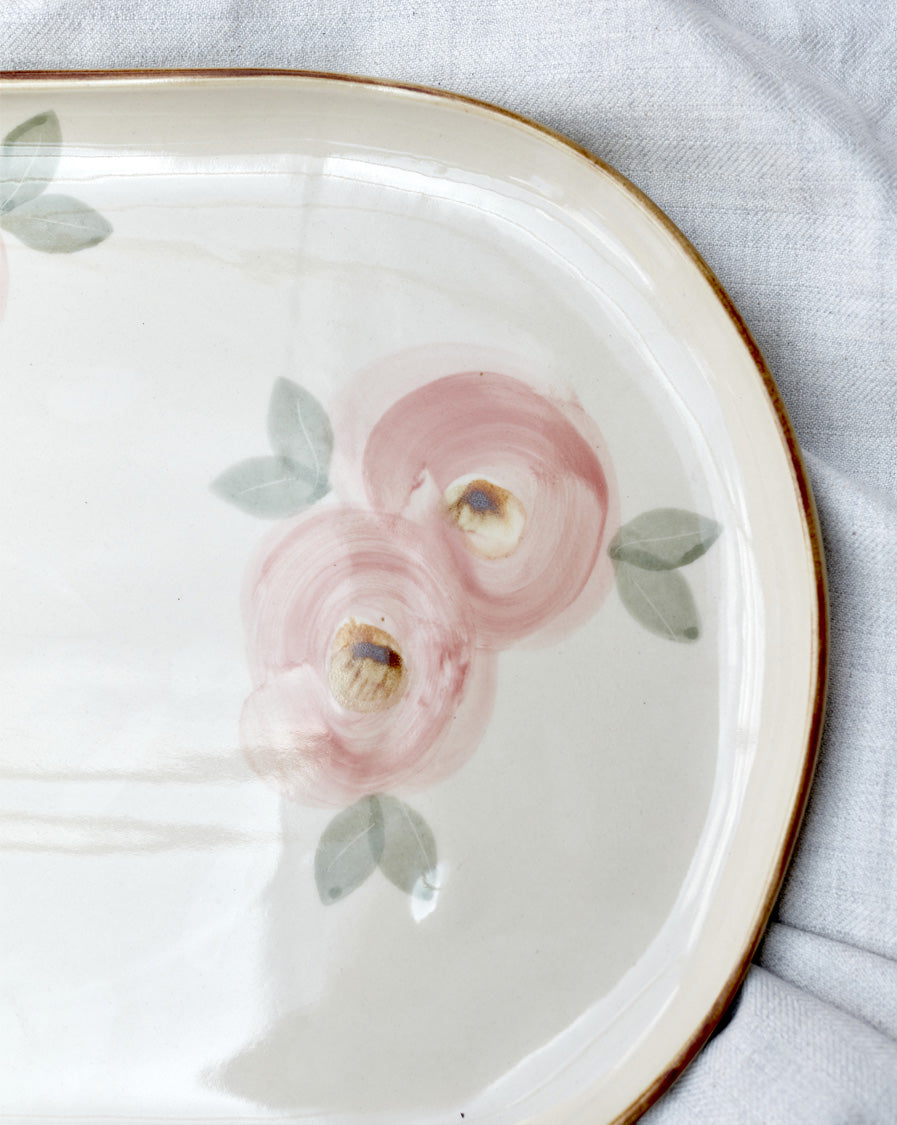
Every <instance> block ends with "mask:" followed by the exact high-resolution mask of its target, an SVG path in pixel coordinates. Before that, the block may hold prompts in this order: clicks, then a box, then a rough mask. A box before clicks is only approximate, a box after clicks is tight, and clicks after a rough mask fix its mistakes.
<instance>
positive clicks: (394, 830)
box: [375, 795, 437, 899]
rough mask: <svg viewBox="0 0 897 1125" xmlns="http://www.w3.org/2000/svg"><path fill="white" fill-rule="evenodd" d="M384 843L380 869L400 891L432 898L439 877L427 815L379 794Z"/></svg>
mask: <svg viewBox="0 0 897 1125" xmlns="http://www.w3.org/2000/svg"><path fill="white" fill-rule="evenodd" d="M375 799H376V800H377V801H378V802H379V804H380V810H381V814H382V817H383V833H384V843H383V852H382V854H381V856H380V870H381V871H382V872H383V874H384V875H385V876H386V878H387V879H389V881H390V882H391V883H394V884H395V885H396V886H397V887H398V888H399V890H400V891H404V892H405V894H408V895H413V896H414V897H415V898H422V899H428V898H432V896H433V894H434V892H435V890H436V885H435V880H436V862H437V855H436V840H435V839H434V837H433V833H432V832H431V831H430V828H429V826H428V824H427V822H426V821H425V820H424V818H423V817H422V816H421V815H420V813H418V812H415V811H414V809H412V808H409V806H408V805H406V804H405V803H404V802H403V801H400V800H398V798H396V797H387V796H383V795H380V796H378V797H376V798H375Z"/></svg>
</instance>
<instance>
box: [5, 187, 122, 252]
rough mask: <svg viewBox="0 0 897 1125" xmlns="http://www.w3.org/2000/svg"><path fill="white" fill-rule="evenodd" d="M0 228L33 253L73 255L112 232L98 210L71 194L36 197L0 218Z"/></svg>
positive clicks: (100, 240) (94, 244) (109, 224)
mask: <svg viewBox="0 0 897 1125" xmlns="http://www.w3.org/2000/svg"><path fill="white" fill-rule="evenodd" d="M0 226H2V227H3V229H4V230H8V231H9V233H10V234H14V235H15V236H16V238H19V239H21V241H22V242H24V243H25V245H26V246H30V247H31V249H32V250H42V251H44V253H46V254H73V253H74V252H75V251H76V250H86V249H88V247H90V246H96V245H97V244H98V243H100V242H102V241H103V239H105V238H108V237H109V235H110V234H111V233H112V224H111V223H110V222H109V220H108V219H104V218H103V216H102V215H101V214H100V213H99V211H94V209H93V208H92V207H88V206H87V204H86V203H82V202H81V201H80V200H78V199H73V198H72V197H71V196H70V195H55V194H53V195H38V196H35V197H34V198H33V199H29V200H28V202H27V203H23V204H22V205H21V206H17V207H16V208H15V210H14V211H7V212H6V214H5V215H3V216H0Z"/></svg>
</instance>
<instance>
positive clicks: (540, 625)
mask: <svg viewBox="0 0 897 1125" xmlns="http://www.w3.org/2000/svg"><path fill="white" fill-rule="evenodd" d="M602 449H603V442H602V439H601V436H600V434H599V433H598V431H597V429H596V427H595V426H594V424H593V423H592V422H591V420H590V419H589V418H588V416H587V415H586V414H585V412H584V411H583V410H582V409H581V407H579V405H578V404H576V403H567V402H560V401H558V400H555V399H549V398H547V397H546V396H544V395H541V394H539V393H537V392H536V391H534V390H533V389H532V388H531V387H529V386H528V385H527V384H526V383H523V382H522V381H521V380H519V379H515V378H512V377H511V376H508V375H501V374H496V373H494V372H482V371H468V372H463V373H461V374H456V375H447V376H444V377H443V378H440V379H435V380H433V381H432V382H429V383H427V384H425V385H423V386H421V387H418V388H416V389H415V390H413V391H411V392H410V393H408V394H406V395H404V396H403V397H402V398H400V399H399V400H398V401H397V402H395V403H394V404H393V405H392V406H391V407H390V408H389V409H388V410H387V411H386V412H385V413H384V414H383V416H382V417H381V418H380V420H379V421H378V422H377V423H376V424H375V425H374V427H373V429H372V431H371V433H370V437H369V438H368V441H367V445H366V447H365V450H364V458H363V474H364V483H365V487H366V490H367V494H368V497H369V499H370V501H371V503H372V504H373V505H374V506H375V507H377V508H379V509H382V510H386V511H392V512H405V513H410V512H412V511H413V512H414V513H415V516H416V518H421V513H422V512H423V513H424V516H425V507H426V506H425V505H424V504H423V503H422V502H421V498H420V496H421V495H424V494H426V493H427V492H428V491H429V490H430V489H431V488H432V486H435V489H436V491H437V492H438V494H440V495H442V496H444V497H445V504H447V505H448V506H449V507H450V508H451V506H452V505H454V504H456V502H457V500H459V499H460V497H455V496H453V493H452V491H450V490H452V488H453V486H455V487H457V482H458V481H468V482H469V481H471V480H476V482H477V484H478V485H479V486H480V489H481V490H483V489H482V486H483V485H484V484H485V485H486V486H491V487H493V488H496V489H497V490H500V492H498V491H497V492H496V493H495V494H493V499H494V497H495V495H499V496H501V495H505V496H508V495H509V496H511V497H513V503H514V506H515V511H516V512H517V515H516V517H515V521H514V522H515V526H516V524H521V514H522V521H523V523H525V527H524V526H523V525H522V524H521V526H519V527H518V528H516V531H513V532H511V533H509V534H507V535H506V537H505V538H506V541H505V542H502V543H500V545H499V547H498V549H495V550H490V549H489V548H488V547H486V548H485V549H483V548H482V547H480V548H479V549H476V550H472V549H471V546H472V543H473V544H475V543H476V540H472V538H471V535H470V533H469V529H468V528H467V527H465V526H464V523H463V521H467V522H468V523H469V524H470V525H471V526H473V525H474V524H475V523H476V522H477V517H479V518H480V520H481V521H483V522H485V521H487V520H488V514H487V513H483V514H482V515H481V514H480V513H478V512H476V510H475V509H476V506H475V505H467V511H466V512H465V513H463V519H462V518H455V519H453V520H448V521H447V520H445V519H443V518H441V515H442V513H440V518H439V519H438V524H439V528H440V533H441V534H442V536H443V539H444V542H445V544H446V549H447V550H448V551H449V552H450V553H451V556H452V558H453V559H454V562H455V566H456V567H457V569H458V572H459V574H460V576H461V580H462V582H463V584H464V587H465V589H466V591H467V593H468V596H469V597H470V599H471V602H472V604H473V607H474V612H475V616H476V623H477V636H478V641H479V643H480V644H481V645H484V646H487V647H490V648H494V649H500V648H504V647H507V646H508V645H510V644H513V643H515V642H517V641H519V640H521V639H523V638H526V637H533V636H534V635H536V634H537V633H538V634H539V640H542V641H549V640H554V639H556V638H557V637H558V636H561V635H563V634H564V633H565V632H567V631H569V630H570V629H571V628H573V627H575V626H576V625H579V624H581V623H582V622H583V621H584V620H585V619H586V618H588V617H589V616H591V614H592V613H594V612H595V610H596V609H597V608H598V605H599V604H600V603H601V601H602V600H603V598H604V596H605V595H606V594H607V592H608V590H609V589H610V587H611V585H612V582H613V571H612V567H611V565H610V563H609V561H608V560H607V558H606V555H605V552H604V551H603V550H602V548H603V546H604V545H605V542H606V540H607V538H608V537H609V535H610V534H612V533H613V531H614V530H615V527H614V524H615V521H616V518H617V517H616V498H615V496H614V494H613V493H612V490H611V486H610V483H609V481H608V475H607V473H606V472H605V468H604V467H603V465H602V463H601V460H600V459H599V450H602ZM428 481H432V486H428ZM416 494H420V495H416ZM518 532H519V534H518ZM515 536H516V543H514V542H512V540H513V539H514V538H515Z"/></svg>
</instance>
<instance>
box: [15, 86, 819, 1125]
mask: <svg viewBox="0 0 897 1125" xmlns="http://www.w3.org/2000/svg"><path fill="white" fill-rule="evenodd" d="M186 78H196V79H203V78H217V79H221V78H233V79H245V78H300V79H306V78H312V79H326V80H328V81H332V82H346V83H354V84H357V85H361V86H372V87H378V88H381V89H387V90H394V91H404V92H408V93H413V94H423V95H426V96H428V97H433V98H440V99H443V100H448V101H455V102H459V103H461V104H462V105H467V106H471V107H474V108H476V109H480V110H487V111H489V112H491V113H495V114H497V115H499V116H501V117H505V118H508V119H510V120H511V121H514V122H516V123H517V124H518V125H523V126H525V127H526V128H528V129H531V130H533V131H534V132H536V133H541V134H542V135H543V136H546V137H549V138H550V139H551V140H553V141H556V142H557V143H559V144H562V145H564V146H565V147H566V148H569V149H571V150H572V151H573V152H576V153H578V154H579V155H580V156H582V157H584V158H585V159H586V160H588V161H589V163H591V164H593V165H595V166H596V167H598V168H600V169H601V170H602V171H603V172H605V173H606V174H607V175H609V176H610V177H612V178H613V179H614V180H615V181H616V182H617V183H618V184H619V185H620V186H621V187H622V188H623V189H624V190H625V191H627V192H628V193H629V194H630V195H632V196H633V197H634V198H635V199H636V200H637V201H638V202H639V203H640V204H641V206H642V207H643V208H644V209H645V210H646V211H647V212H648V214H649V215H651V216H652V217H653V218H654V219H655V220H656V221H657V222H659V223H660V224H661V226H662V227H663V228H664V229H665V230H666V232H667V233H668V234H669V235H670V236H671V237H672V238H673V239H674V240H675V241H676V243H677V244H678V245H679V247H680V248H681V249H682V250H683V251H684V252H685V253H686V255H687V256H688V257H689V258H690V259H691V260H692V262H693V263H694V264H695V265H696V266H697V268H698V270H699V272H700V273H701V274H702V276H703V277H704V280H705V281H706V282H707V284H708V285H709V286H710V288H711V289H712V290H713V291H714V293H715V294H716V296H717V298H718V299H719V302H720V304H721V305H722V306H723V308H724V309H725V311H726V313H727V314H728V316H729V319H730V320H731V321H732V323H733V325H734V326H735V329H736V330H737V332H738V334H739V335H740V336H741V338H742V340H743V341H744V344H745V347H746V348H747V350H748V352H749V353H750V355H751V358H752V359H753V361H754V365H755V367H756V369H757V374H758V375H759V377H760V380H761V382H762V383H763V386H764V387H765V389H766V393H767V396H768V397H769V400H770V404H771V405H772V407H773V410H774V412H775V415H776V418H777V420H778V426H779V433H780V436H781V439H782V442H783V444H784V445H785V448H786V449H787V451H788V455H789V458H790V462H791V475H792V479H793V481H794V487H795V491H796V492H797V495H798V497H799V498H800V502H801V507H802V509H803V516H804V529H805V532H806V535H807V540H808V543H809V550H810V554H811V557H812V560H813V571H814V574H815V579H816V599H817V600H816V612H817V623H816V638H815V639H816V677H815V679H816V690H815V694H814V697H813V700H812V703H811V707H810V709H809V716H808V725H807V735H806V746H805V751H804V763H803V770H802V772H801V779H800V790H799V792H798V795H797V799H796V800H795V804H794V808H793V810H792V813H791V819H790V821H789V823H788V827H787V829H786V832H785V836H784V839H783V841H782V846H781V849H780V852H779V859H778V863H777V864H776V866H775V869H774V871H773V872H772V875H771V879H770V882H769V885H768V888H767V893H766V896H765V898H764V899H763V901H762V903H761V904H760V908H759V910H758V912H757V919H756V922H755V924H754V927H753V929H752V931H751V933H749V934H748V937H747V940H746V941H745V945H744V949H743V951H742V956H741V958H740V960H739V961H738V964H737V965H736V966H735V968H734V969H733V971H732V973H731V974H730V976H729V979H728V980H727V981H726V983H725V985H724V986H723V988H722V990H721V991H720V993H719V995H718V996H717V998H716V1001H715V1002H714V1004H713V1005H712V1006H711V1008H710V1011H709V1012H708V1013H707V1016H706V1018H705V1019H704V1022H703V1023H702V1024H701V1026H700V1027H699V1028H698V1029H697V1030H696V1031H695V1032H694V1034H693V1035H692V1037H691V1038H690V1039H689V1041H688V1042H687V1043H686V1045H685V1046H684V1047H683V1049H682V1050H681V1051H680V1052H679V1054H678V1055H677V1056H676V1058H674V1059H673V1060H672V1062H671V1063H670V1064H669V1066H668V1067H667V1069H666V1070H665V1071H664V1072H663V1074H661V1075H659V1076H658V1077H657V1078H656V1079H655V1080H654V1082H652V1083H651V1085H650V1086H648V1087H647V1089H645V1090H644V1091H643V1093H642V1094H641V1095H640V1096H639V1097H638V1098H637V1099H636V1101H634V1102H633V1103H632V1104H631V1105H630V1106H629V1107H628V1108H627V1109H626V1110H624V1111H623V1113H622V1114H620V1115H618V1116H617V1117H616V1118H615V1119H614V1121H613V1123H612V1125H630V1123H631V1122H634V1121H635V1120H636V1119H637V1118H639V1117H640V1116H641V1115H642V1114H643V1113H644V1112H645V1111H646V1110H647V1109H648V1108H649V1107H650V1106H652V1105H653V1104H654V1102H656V1101H657V1099H658V1098H659V1097H660V1096H661V1095H662V1094H663V1093H664V1092H665V1091H666V1090H667V1089H669V1087H670V1086H671V1085H672V1084H673V1082H675V1080H676V1079H677V1078H678V1077H679V1075H680V1074H681V1073H682V1072H683V1071H684V1070H685V1068H686V1067H687V1066H688V1065H689V1063H690V1062H691V1061H692V1060H693V1059H694V1057H695V1055H697V1054H698V1052H699V1051H700V1049H701V1048H702V1047H703V1046H704V1044H705V1043H706V1042H707V1039H708V1038H709V1037H710V1034H711V1032H712V1031H713V1029H714V1027H715V1026H716V1025H717V1023H718V1022H719V1020H720V1018H721V1017H722V1015H723V1013H724V1012H725V1011H726V1009H727V1008H728V1007H729V1005H730V1004H731V1003H732V1001H733V999H734V997H735V993H736V992H737V991H738V989H739V987H740V985H741V983H742V981H743V980H744V977H745V975H746V973H747V970H748V967H749V965H750V963H751V960H752V959H753V957H754V954H755V953H756V951H757V948H758V946H759V945H760V941H761V940H762V938H763V934H764V931H765V929H766V926H767V924H768V922H769V918H770V915H771V914H772V910H773V907H774V905H775V901H776V899H777V898H778V894H779V891H780V889H781V886H782V882H783V881H784V878H785V873H786V871H787V869H788V865H789V863H790V861H791V856H792V853H793V851H794V846H795V843H796V841H797V836H798V833H799V831H800V826H801V822H802V820H803V816H804V813H805V811H806V808H807V801H808V799H809V795H810V787H811V785H812V781H813V772H814V770H815V768H816V759H817V756H818V751H819V743H820V740H821V737H822V726H823V717H824V713H825V699H826V691H827V685H828V584H827V579H826V571H825V562H824V559H823V553H822V535H821V533H820V529H819V516H818V514H817V511H816V504H815V501H814V500H813V493H812V490H811V488H810V482H809V478H808V476H807V471H806V468H805V466H804V463H803V459H802V457H801V453H800V449H799V447H798V444H797V438H796V436H795V433H794V427H793V425H792V423H791V419H790V418H789V416H788V411H787V410H786V408H785V404H784V402H783V401H782V396H781V394H780V392H779V388H778V387H777V385H776V383H775V380H774V379H773V377H772V374H771V372H770V370H769V368H768V367H767V365H766V361H765V360H764V358H763V356H762V354H761V352H760V349H759V347H758V346H757V344H756V341H755V340H754V338H753V337H752V336H751V333H750V331H749V330H748V327H747V325H746V324H745V322H744V320H743V319H742V317H741V314H740V313H739V312H738V310H737V309H736V308H735V305H734V304H733V303H732V299H731V298H730V297H729V294H728V293H727V292H726V290H725V289H724V288H723V286H722V285H721V284H720V282H719V280H718V279H717V277H716V276H715V274H714V273H713V271H712V270H711V269H710V267H709V266H708V265H707V263H706V262H705V261H704V259H703V258H702V257H701V255H700V254H699V253H698V251H697V250H696V249H695V248H694V246H692V244H691V243H690V242H689V241H688V239H687V238H686V237H685V235H684V234H683V233H682V231H680V230H679V228H678V227H677V226H676V225H675V223H673V221H672V220H671V219H670V218H669V217H668V216H667V215H666V214H664V212H663V211H661V209H660V208H659V207H658V206H657V204H656V203H654V202H653V201H652V200H651V199H649V197H648V196H647V195H645V193H644V192H643V191H642V190H641V189H640V188H638V187H636V186H635V184H633V183H632V182H631V181H630V180H628V179H627V178H626V177H625V176H624V175H623V174H622V173H621V172H618V171H617V170H616V169H615V168H612V167H611V166H610V165H609V164H606V163H605V162H604V161H603V160H601V159H600V158H599V157H597V156H595V155H594V154H593V153H591V152H589V151H588V149H586V148H583V146H582V145H579V144H577V143H576V142H575V141H571V140H570V139H569V138H568V137H565V136H563V134H561V133H558V132H556V131H555V130H554V129H550V128H548V126H546V125H540V124H539V123H538V122H536V121H532V120H531V119H530V118H528V117H524V116H522V115H521V114H519V113H515V112H514V111H513V110H509V109H504V108H503V107H501V106H497V105H492V104H491V103H490V102H485V101H482V100H480V99H479V98H472V97H468V96H467V95H465V94H456V93H452V92H450V91H447V90H440V89H438V88H437V87H434V86H420V85H417V84H415V83H412V82H394V81H390V80H388V79H384V78H366V77H361V76H359V75H353V74H338V73H330V72H327V71H316V70H279V69H276V68H257V67H246V68H239V67H237V68H212V69H187V70H166V69H146V70H30V71H8V70H4V71H0V81H7V80H31V81H47V82H58V81H96V82H103V83H109V84H115V83H119V82H122V83H123V82H133V81H135V80H145V81H147V82H148V83H153V82H161V81H166V80H167V81H181V80H183V79H186Z"/></svg>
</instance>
